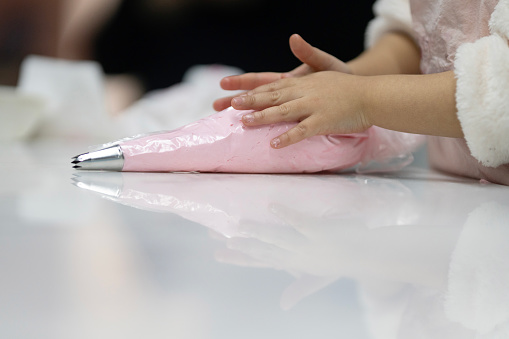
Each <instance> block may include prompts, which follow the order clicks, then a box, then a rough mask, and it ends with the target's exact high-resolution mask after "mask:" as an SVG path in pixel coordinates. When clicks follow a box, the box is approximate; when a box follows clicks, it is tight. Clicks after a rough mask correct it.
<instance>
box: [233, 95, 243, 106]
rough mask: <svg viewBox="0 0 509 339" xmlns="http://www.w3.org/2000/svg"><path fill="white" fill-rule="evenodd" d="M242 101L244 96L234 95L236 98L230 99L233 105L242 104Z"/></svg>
mask: <svg viewBox="0 0 509 339" xmlns="http://www.w3.org/2000/svg"><path fill="white" fill-rule="evenodd" d="M243 103H244V98H241V97H236V98H233V100H232V104H233V105H242V104H243Z"/></svg>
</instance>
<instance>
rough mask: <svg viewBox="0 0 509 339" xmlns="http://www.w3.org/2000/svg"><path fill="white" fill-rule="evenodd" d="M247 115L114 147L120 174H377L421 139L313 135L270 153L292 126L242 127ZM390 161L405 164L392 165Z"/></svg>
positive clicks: (217, 117)
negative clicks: (365, 169) (363, 170)
mask: <svg viewBox="0 0 509 339" xmlns="http://www.w3.org/2000/svg"><path fill="white" fill-rule="evenodd" d="M248 112H251V111H238V110H235V109H233V108H228V109H226V110H224V111H222V112H219V113H216V114H213V115H211V116H208V117H206V118H204V119H201V120H198V121H197V122H194V123H191V124H188V125H185V126H183V127H181V128H178V129H176V130H173V131H169V132H160V133H154V134H151V135H145V136H140V137H135V138H130V139H124V140H122V141H119V142H115V143H113V144H118V145H120V147H121V149H122V152H123V154H124V161H125V162H124V168H123V171H128V172H133V171H134V172H229V173H311V172H321V171H339V170H342V169H347V168H353V167H354V166H356V165H361V166H363V165H365V164H372V163H377V164H380V165H381V166H378V167H379V168H378V169H377V170H395V169H399V168H401V167H403V166H405V165H407V164H408V163H409V161H408V159H410V161H411V152H412V151H413V150H414V149H415V148H416V146H417V145H418V143H419V142H418V139H420V137H419V136H414V135H409V134H405V133H399V132H393V131H388V130H384V129H381V128H377V127H372V128H370V129H368V130H366V131H365V132H363V133H356V134H348V135H322V136H314V137H311V138H308V139H306V140H303V141H301V142H299V143H297V144H294V145H291V146H288V147H285V148H283V149H273V148H271V147H270V140H271V139H272V138H274V137H276V136H278V135H280V134H282V133H284V132H286V131H288V130H289V129H290V128H292V127H294V126H295V123H279V124H273V125H265V126H259V127H247V126H244V124H243V123H242V121H241V118H242V116H243V115H244V114H246V113H248ZM409 140H410V141H411V142H409ZM111 145H112V144H109V145H104V146H111ZM391 159H406V160H405V161H397V162H396V164H394V163H391V162H390V161H389V160H391ZM384 164H388V165H384Z"/></svg>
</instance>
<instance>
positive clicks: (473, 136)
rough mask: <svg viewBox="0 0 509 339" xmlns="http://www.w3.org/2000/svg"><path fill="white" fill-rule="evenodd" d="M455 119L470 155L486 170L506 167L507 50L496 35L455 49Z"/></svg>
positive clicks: (508, 131) (508, 143) (508, 125)
mask: <svg viewBox="0 0 509 339" xmlns="http://www.w3.org/2000/svg"><path fill="white" fill-rule="evenodd" d="M455 73H456V77H457V88H456V106H457V109H458V118H459V120H460V122H461V127H462V129H463V133H464V134H465V139H466V141H467V145H468V147H469V149H470V152H471V154H472V156H473V157H474V158H476V159H477V160H478V161H480V162H481V163H482V164H483V165H485V166H488V167H497V166H499V165H502V164H507V163H509V47H508V45H507V40H506V39H505V38H502V37H500V36H498V35H491V36H488V37H484V38H481V39H479V40H477V41H476V42H474V43H466V44H463V45H461V46H460V47H459V48H458V51H457V53H456V61H455Z"/></svg>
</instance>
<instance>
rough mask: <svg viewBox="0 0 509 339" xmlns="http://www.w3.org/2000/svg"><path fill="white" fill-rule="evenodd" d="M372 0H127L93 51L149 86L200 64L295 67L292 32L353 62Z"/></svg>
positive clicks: (110, 69)
mask: <svg viewBox="0 0 509 339" xmlns="http://www.w3.org/2000/svg"><path fill="white" fill-rule="evenodd" d="M373 2H374V1H373V0H365V1H327V0H311V1H295V0H293V1H289V0H276V1H274V0H273V1H268V0H258V1H249V0H246V1H244V2H243V1H237V2H235V3H232V4H229V5H222V6H219V5H217V4H216V3H212V2H209V3H207V2H206V1H202V2H199V3H196V4H193V6H187V7H186V8H182V9H180V10H179V11H171V12H170V11H168V12H165V11H153V10H149V9H147V8H145V6H144V5H143V0H125V1H124V2H123V3H122V5H121V6H120V7H119V9H118V11H117V12H116V14H115V15H114V16H113V17H112V18H111V20H110V21H109V22H108V23H107V25H106V26H105V27H104V28H103V30H102V31H101V33H100V34H99V36H98V37H97V40H96V44H95V49H94V55H95V58H96V59H97V60H98V61H100V62H101V64H102V65H103V67H104V69H105V71H106V72H107V73H110V74H115V73H132V74H135V75H137V76H138V77H139V78H140V79H141V80H142V82H143V84H144V85H145V88H146V90H152V89H157V88H163V87H167V86H169V85H172V84H174V83H177V82H179V81H180V80H181V79H182V75H183V74H184V72H185V71H186V70H187V69H188V68H189V67H190V66H192V65H196V64H216V63H217V64H224V65H230V66H236V67H239V68H241V69H242V70H244V71H246V72H259V71H278V72H280V71H289V70H291V69H293V68H294V67H296V66H298V65H299V64H300V62H299V61H298V60H297V59H295V57H294V56H293V55H292V53H291V51H290V49H289V47H288V38H289V37H290V35H291V34H293V33H299V34H300V35H301V36H302V37H303V38H304V39H306V40H307V41H308V42H309V43H311V44H312V45H314V46H316V47H318V48H320V49H322V50H325V51H327V52H328V53H330V54H333V55H335V56H336V57H338V58H340V59H342V60H344V61H347V60H349V59H352V58H354V57H355V56H356V55H358V54H359V53H360V52H361V51H362V50H363V41H364V32H365V28H366V24H367V23H368V21H369V20H370V19H371V18H372V10H371V7H372V5H373Z"/></svg>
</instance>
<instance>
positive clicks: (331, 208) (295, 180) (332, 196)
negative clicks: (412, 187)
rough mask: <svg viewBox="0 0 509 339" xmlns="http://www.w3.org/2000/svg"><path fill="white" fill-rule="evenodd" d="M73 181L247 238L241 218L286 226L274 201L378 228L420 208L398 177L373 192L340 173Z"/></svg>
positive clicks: (377, 183) (113, 176) (98, 176)
mask: <svg viewBox="0 0 509 339" xmlns="http://www.w3.org/2000/svg"><path fill="white" fill-rule="evenodd" d="M73 180H74V181H75V182H76V185H77V186H78V187H80V188H84V189H87V190H91V191H94V192H97V193H99V194H101V195H102V196H103V197H105V198H107V199H109V200H113V201H115V202H118V203H121V204H124V205H128V206H132V207H136V208H140V209H143V210H149V211H158V212H168V213H175V214H177V215H179V216H181V217H183V218H185V219H188V220H191V221H194V222H197V223H200V224H202V225H204V226H206V227H208V228H211V229H213V230H215V231H216V232H218V233H221V234H223V235H226V236H228V237H232V236H242V235H241V234H240V233H239V231H238V225H239V222H240V221H241V220H251V221H253V222H256V223H262V224H272V225H274V224H277V225H283V224H285V222H284V221H282V220H281V219H280V218H279V217H278V216H276V215H275V214H274V213H273V212H272V206H274V205H275V204H279V205H281V204H282V205H288V206H293V207H294V208H295V209H297V210H305V211H307V212H308V213H310V214H311V215H314V216H316V217H317V218H323V220H324V221H327V220H330V221H331V222H338V223H341V222H342V221H344V220H352V219H357V220H358V221H359V222H361V223H363V224H366V225H370V226H376V225H374V223H375V222H377V223H378V224H379V225H397V224H399V223H400V221H401V220H409V219H414V218H415V216H412V213H415V211H416V208H415V207H414V206H413V204H412V203H411V202H412V201H413V200H414V199H413V194H412V192H411V191H409V190H408V188H406V187H405V186H404V185H402V184H399V183H398V182H397V181H394V180H386V179H383V178H381V179H373V180H371V181H370V187H371V189H370V190H366V189H363V186H365V184H364V183H363V182H359V181H357V180H355V179H352V178H351V177H347V176H337V175H320V176H302V175H241V174H221V175H217V174H193V173H187V174H186V173H182V174H172V175H168V174H163V173H160V174H159V173H153V174H151V175H149V176H146V175H139V174H138V173H114V172H111V173H97V172H81V173H79V174H77V175H76V176H75V178H74V179H73ZM388 181H389V182H390V183H391V184H389V183H388ZM297 192H298V193H297ZM367 201H369V202H370V207H369V210H370V213H362V212H361V211H360V210H359V209H361V208H363V206H366V203H367ZM409 202H410V203H409ZM366 218H367V219H366ZM364 219H366V220H364ZM368 219H369V220H368ZM371 219H376V220H371Z"/></svg>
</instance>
